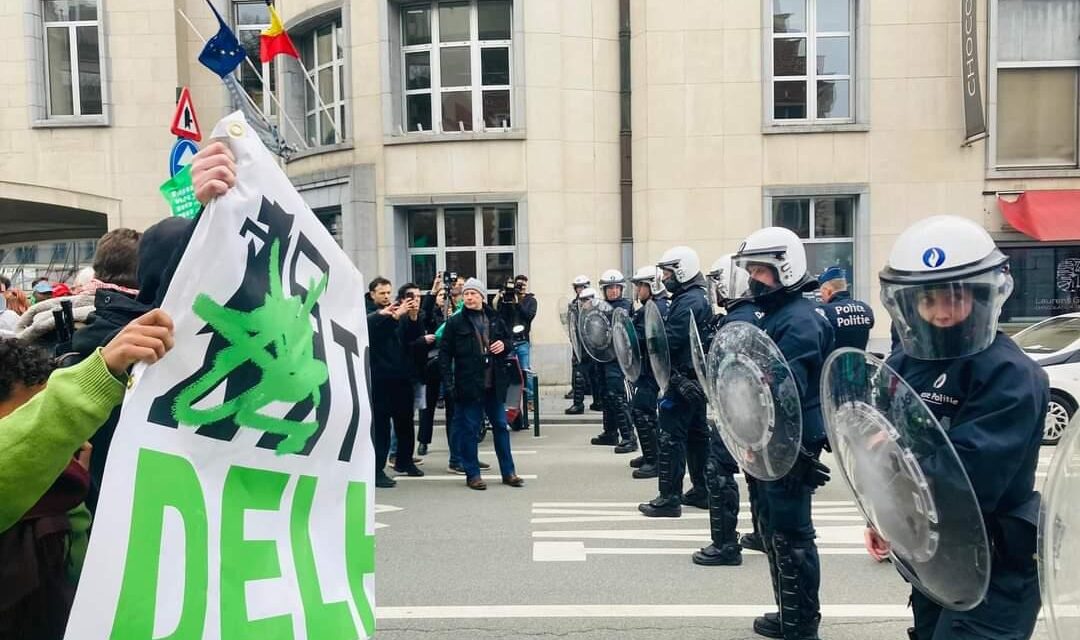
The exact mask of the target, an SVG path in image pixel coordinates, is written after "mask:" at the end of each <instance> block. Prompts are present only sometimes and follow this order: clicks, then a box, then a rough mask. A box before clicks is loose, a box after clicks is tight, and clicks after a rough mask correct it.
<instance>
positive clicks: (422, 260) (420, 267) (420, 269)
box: [409, 255, 435, 288]
mask: <svg viewBox="0 0 1080 640" xmlns="http://www.w3.org/2000/svg"><path fill="white" fill-rule="evenodd" d="M411 262H412V271H411V272H410V273H409V279H410V280H412V281H413V282H415V283H417V284H419V285H420V286H421V288H423V287H427V286H428V285H430V284H431V283H432V282H434V281H435V256H433V255H419V256H412V257H411Z"/></svg>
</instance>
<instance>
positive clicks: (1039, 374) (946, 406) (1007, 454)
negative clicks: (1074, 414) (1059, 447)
mask: <svg viewBox="0 0 1080 640" xmlns="http://www.w3.org/2000/svg"><path fill="white" fill-rule="evenodd" d="M887 362H888V364H889V366H891V367H892V368H893V369H895V370H896V372H897V373H899V374H900V375H901V376H902V377H903V378H904V379H905V380H907V382H908V384H910V385H911V387H912V389H914V390H915V392H916V393H918V394H919V396H920V397H921V398H922V400H923V402H925V403H926V406H927V407H929V408H930V411H931V412H933V414H934V415H935V416H936V417H937V419H938V420H939V421H940V422H941V426H942V427H943V428H944V429H945V431H946V433H947V434H948V436H949V440H950V441H951V442H952V445H953V447H954V448H955V449H956V453H957V455H958V456H959V457H960V461H961V462H962V463H963V465H964V469H965V470H966V471H967V474H968V477H969V478H970V479H971V485H972V488H973V489H974V490H975V495H976V497H977V499H978V502H979V508H980V509H981V510H982V512H983V514H984V516H987V519H988V521H993V520H995V519H996V518H997V517H1000V516H1005V515H1008V514H1012V513H1014V512H1016V511H1017V510H1025V508H1027V510H1028V515H1029V516H1030V517H1031V519H1028V518H1024V519H1025V520H1028V522H1029V523H1031V524H1032V525H1034V524H1035V523H1036V522H1037V519H1035V518H1037V516H1038V502H1037V495H1038V494H1036V493H1035V491H1034V487H1035V469H1036V467H1037V465H1038V462H1039V446H1040V445H1041V443H1042V435H1043V420H1044V418H1045V417H1046V409H1047V406H1048V404H1049V401H1050V387H1049V381H1048V379H1047V376H1046V372H1045V371H1043V369H1042V367H1040V366H1039V365H1038V364H1036V363H1035V362H1034V361H1032V359H1031V358H1029V357H1028V356H1027V355H1026V354H1025V353H1024V352H1023V351H1021V350H1020V348H1019V347H1017V346H1016V343H1014V342H1013V341H1012V340H1011V339H1010V338H1008V337H1007V336H1006V335H1005V334H1003V333H998V335H997V337H996V338H995V339H994V341H993V342H992V343H991V344H990V346H989V347H987V348H986V349H984V350H983V351H980V352H979V353H976V354H974V355H970V356H967V357H964V358H955V359H952V360H917V359H915V358H912V357H910V356H908V355H907V354H905V353H904V352H903V351H902V350H898V351H896V352H894V353H893V354H892V355H891V356H889V359H888V361H887ZM990 529H991V531H990V533H991V534H993V529H994V527H993V526H991V527H990ZM1032 535H1034V529H1032Z"/></svg>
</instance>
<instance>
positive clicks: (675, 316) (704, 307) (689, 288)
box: [664, 276, 712, 395]
mask: <svg viewBox="0 0 1080 640" xmlns="http://www.w3.org/2000/svg"><path fill="white" fill-rule="evenodd" d="M711 318H712V305H710V304H709V299H708V296H707V295H706V293H705V279H704V277H702V276H698V277H697V278H695V279H694V280H691V281H690V282H688V283H686V284H685V285H683V287H682V288H681V289H679V291H678V292H676V293H675V295H674V296H673V297H672V299H671V304H670V306H669V307H668V312H667V316H666V317H665V318H664V328H665V330H666V333H667V341H668V351H669V352H670V354H671V370H672V372H675V371H678V372H680V373H682V374H683V375H686V376H691V377H693V376H694V362H693V360H692V359H691V356H690V323H691V322H696V323H697V328H698V332H699V333H702V334H704V333H705V330H706V328H707V327H708V324H709V320H710V319H711ZM672 391H673V390H672V389H669V390H668V394H667V395H671V393H672Z"/></svg>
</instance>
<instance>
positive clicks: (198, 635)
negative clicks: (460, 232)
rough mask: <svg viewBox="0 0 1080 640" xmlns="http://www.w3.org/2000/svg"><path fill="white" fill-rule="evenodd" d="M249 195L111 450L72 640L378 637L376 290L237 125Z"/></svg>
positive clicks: (180, 289)
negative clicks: (366, 297) (369, 362)
mask: <svg viewBox="0 0 1080 640" xmlns="http://www.w3.org/2000/svg"><path fill="white" fill-rule="evenodd" d="M213 137H214V138H215V139H226V140H227V141H228V142H229V144H230V146H231V148H232V150H233V153H234V154H235V156H236V163H237V184H236V186H235V187H234V188H233V189H231V190H230V191H229V192H228V193H227V194H226V195H225V196H223V197H221V198H219V199H217V200H216V201H215V202H213V203H211V204H210V206H209V207H208V208H207V209H206V211H204V212H203V214H202V216H201V217H200V219H199V220H198V222H197V226H196V228H195V231H194V235H193V237H192V239H191V242H190V244H189V245H188V247H187V250H186V251H185V253H184V255H183V258H182V259H181V261H180V264H179V266H178V267H177V270H176V274H175V276H174V277H173V279H172V282H171V284H170V285H169V289H168V293H167V294H166V296H165V300H164V304H163V305H162V308H163V309H164V310H165V311H167V312H168V313H169V314H170V315H171V316H172V318H173V322H174V323H175V326H176V347H175V348H174V349H173V350H172V351H171V352H170V353H169V354H168V355H167V356H166V357H165V358H164V359H163V360H162V361H160V362H159V363H157V364H155V365H152V366H149V367H146V366H140V367H137V368H136V369H135V371H134V384H133V386H132V388H131V389H130V390H129V391H128V394H127V397H126V399H125V400H124V405H123V410H122V413H121V417H120V423H119V426H118V427H117V431H116V434H115V436H114V438H113V441H112V446H111V447H110V450H109V458H108V465H107V468H106V472H105V479H104V482H103V487H102V497H101V500H100V502H99V505H98V510H97V514H96V518H95V521H94V528H93V535H92V536H91V541H90V550H89V553H88V556H87V560H86V564H85V567H84V570H83V574H82V578H81V580H80V583H79V591H78V594H77V596H76V600H75V606H74V608H73V610H72V615H71V619H70V622H69V624H68V630H67V636H66V637H67V639H68V640H82V639H93V640H101V639H104V638H110V639H114V640H150V639H152V638H153V639H155V640H158V639H166V638H167V639H169V640H203V639H207V640H217V639H220V640H233V639H239V638H257V639H258V640H277V639H291V638H308V639H311V640H338V639H342V640H345V639H348V640H354V639H357V638H365V637H371V636H372V635H373V634H374V627H375V617H374V610H375V599H374V580H375V575H374V571H375V569H374V562H375V560H374V556H375V545H374V540H375V539H374V535H373V531H374V519H373V518H374V513H373V512H374V508H373V507H374V491H373V484H372V480H373V477H374V453H373V451H372V446H371V439H370V436H369V428H368V425H369V424H370V409H369V406H368V393H367V390H366V380H365V371H364V351H365V349H366V348H367V343H368V338H367V324H366V314H365V312H364V303H363V299H362V297H361V296H362V292H363V291H364V289H363V286H362V280H363V279H362V277H361V275H360V273H359V272H358V271H357V270H356V268H355V267H354V266H353V265H352V263H351V262H350V261H349V260H348V258H347V257H346V256H345V254H344V253H343V252H342V251H341V249H340V248H339V247H338V245H337V244H336V243H335V242H334V240H333V238H332V237H331V236H330V234H329V233H328V232H327V230H326V229H325V228H324V227H323V225H322V224H321V223H320V222H319V221H318V219H317V218H316V217H315V215H314V214H313V213H312V212H311V209H309V208H308V206H307V205H306V204H305V203H304V201H303V200H302V199H301V198H300V196H299V194H297V193H296V191H295V190H294V189H293V188H292V186H291V185H290V184H289V181H288V179H287V177H286V176H285V174H284V173H282V171H281V170H280V169H279V168H278V166H277V165H276V163H275V162H274V159H273V157H272V156H271V155H270V153H269V152H268V151H267V150H266V148H265V147H263V145H262V143H261V142H260V141H259V139H258V137H257V135H256V134H255V133H254V131H253V130H252V129H251V127H249V126H248V125H247V123H246V122H245V121H244V119H243V116H242V115H241V114H239V113H235V114H233V115H231V116H229V117H227V118H225V119H224V120H222V121H221V122H220V123H218V125H217V127H216V128H215V129H214V132H213Z"/></svg>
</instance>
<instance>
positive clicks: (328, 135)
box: [319, 109, 336, 144]
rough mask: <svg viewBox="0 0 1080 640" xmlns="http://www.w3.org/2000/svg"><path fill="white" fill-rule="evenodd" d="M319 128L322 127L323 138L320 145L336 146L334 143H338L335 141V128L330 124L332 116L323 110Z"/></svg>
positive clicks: (320, 113)
mask: <svg viewBox="0 0 1080 640" xmlns="http://www.w3.org/2000/svg"><path fill="white" fill-rule="evenodd" d="M319 126H320V127H322V129H321V130H320V131H319V133H320V134H321V136H322V139H321V141H320V143H321V144H334V142H336V140H335V139H334V127H333V125H331V124H330V116H328V115H327V114H326V111H324V110H322V109H320V110H319Z"/></svg>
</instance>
